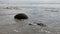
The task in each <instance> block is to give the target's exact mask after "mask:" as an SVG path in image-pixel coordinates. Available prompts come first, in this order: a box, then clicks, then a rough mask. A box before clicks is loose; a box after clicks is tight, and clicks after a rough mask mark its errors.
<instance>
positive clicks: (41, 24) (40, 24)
mask: <svg viewBox="0 0 60 34" xmlns="http://www.w3.org/2000/svg"><path fill="white" fill-rule="evenodd" d="M37 25H39V26H42V27H45V26H46V25H44V24H43V23H37Z"/></svg>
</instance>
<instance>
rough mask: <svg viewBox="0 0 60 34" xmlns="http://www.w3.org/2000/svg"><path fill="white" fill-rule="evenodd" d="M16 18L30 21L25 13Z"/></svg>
mask: <svg viewBox="0 0 60 34" xmlns="http://www.w3.org/2000/svg"><path fill="white" fill-rule="evenodd" d="M14 18H15V19H19V20H21V19H28V16H27V15H26V14H24V13H19V14H17V15H15V16H14Z"/></svg>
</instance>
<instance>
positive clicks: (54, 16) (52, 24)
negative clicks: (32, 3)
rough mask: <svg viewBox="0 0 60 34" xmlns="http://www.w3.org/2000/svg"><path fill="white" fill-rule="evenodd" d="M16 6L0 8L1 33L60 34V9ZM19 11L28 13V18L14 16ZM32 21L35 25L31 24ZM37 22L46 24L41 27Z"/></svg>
mask: <svg viewBox="0 0 60 34" xmlns="http://www.w3.org/2000/svg"><path fill="white" fill-rule="evenodd" d="M16 7H17V6H15V8H16ZM15 8H14V7H12V8H9V9H7V8H6V6H5V7H2V8H0V33H1V34H60V33H59V32H60V23H59V22H60V21H59V20H60V16H59V15H60V10H59V9H57V8H54V9H52V8H48V7H46V8H47V9H46V8H45V7H43V8H40V7H21V8H18V9H15ZM18 13H25V14H27V15H28V17H29V19H27V20H16V19H14V16H15V15H16V14H18ZM29 23H32V24H33V25H29ZM35 23H43V24H46V25H47V26H46V27H41V26H38V25H36V24H35Z"/></svg>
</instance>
